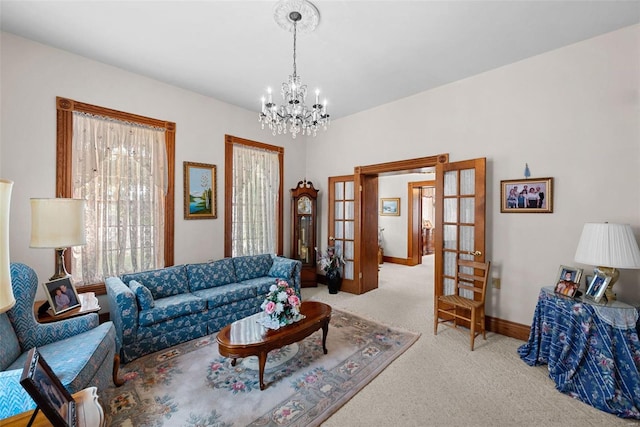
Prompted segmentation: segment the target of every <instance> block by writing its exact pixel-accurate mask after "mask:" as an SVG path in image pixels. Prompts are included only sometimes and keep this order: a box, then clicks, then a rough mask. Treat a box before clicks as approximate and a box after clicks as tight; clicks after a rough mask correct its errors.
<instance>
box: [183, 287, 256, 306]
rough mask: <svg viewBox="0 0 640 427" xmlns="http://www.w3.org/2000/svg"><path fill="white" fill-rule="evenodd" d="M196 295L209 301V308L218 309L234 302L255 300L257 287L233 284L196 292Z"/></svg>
mask: <svg viewBox="0 0 640 427" xmlns="http://www.w3.org/2000/svg"><path fill="white" fill-rule="evenodd" d="M193 294H194V295H196V296H198V297H200V298H202V299H204V300H206V301H207V308H210V309H211V308H216V307H220V306H223V305H226V304H229V303H232V302H236V301H242V300H246V299H253V298H255V297H256V287H255V286H250V285H247V284H245V283H232V284H229V285H227V286H224V287H221V288H219V287H218V288H209V289H203V290H200V291H195V292H194V293H193Z"/></svg>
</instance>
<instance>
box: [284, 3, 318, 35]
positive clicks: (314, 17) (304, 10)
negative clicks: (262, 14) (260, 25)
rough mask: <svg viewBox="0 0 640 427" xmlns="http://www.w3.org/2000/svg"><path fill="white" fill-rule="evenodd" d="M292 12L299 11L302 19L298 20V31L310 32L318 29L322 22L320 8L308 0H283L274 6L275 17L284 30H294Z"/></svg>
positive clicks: (301, 32) (302, 32)
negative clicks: (319, 23)
mask: <svg viewBox="0 0 640 427" xmlns="http://www.w3.org/2000/svg"><path fill="white" fill-rule="evenodd" d="M291 12H298V13H300V15H302V19H300V20H299V21H298V24H297V27H298V28H297V30H298V33H300V34H304V33H310V32H312V31H313V30H315V29H316V27H317V26H318V22H320V13H319V12H318V9H317V8H316V7H315V6H314V5H313V4H311V3H309V2H308V1H306V0H282V1H280V2H278V4H276V6H275V7H274V8H273V19H274V20H275V21H276V24H278V25H279V26H280V28H282V29H283V30H286V31H288V32H290V33H292V32H293V20H292V19H291V17H290V15H291Z"/></svg>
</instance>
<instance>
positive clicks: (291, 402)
mask: <svg viewBox="0 0 640 427" xmlns="http://www.w3.org/2000/svg"><path fill="white" fill-rule="evenodd" d="M418 338H419V334H417V333H413V332H406V331H402V330H398V329H394V328H390V327H387V326H385V325H382V324H379V323H376V322H373V321H370V320H366V319H363V318H361V317H358V316H355V315H353V314H349V313H346V312H343V311H338V310H333V314H332V317H331V322H330V323H329V333H328V335H327V349H328V351H329V352H328V354H326V355H325V354H323V351H322V330H320V331H317V332H315V333H314V334H312V335H311V336H309V337H307V338H306V339H304V340H303V341H300V342H298V343H295V344H292V345H289V346H286V347H283V348H281V349H279V350H273V351H271V352H269V355H268V358H267V365H266V369H265V374H264V379H265V383H266V385H267V388H266V390H264V391H260V384H259V379H258V359H257V357H249V358H245V359H238V361H237V363H236V366H231V360H230V359H227V358H225V357H222V356H220V354H219V353H218V344H217V342H216V337H215V335H210V336H207V337H203V338H200V339H196V340H193V341H189V342H186V343H183V344H180V345H178V346H175V347H172V348H170V349H167V350H165V351H160V352H157V353H153V354H149V355H147V356H144V357H141V358H139V359H136V360H134V361H133V362H131V363H129V364H127V365H125V366H124V368H123V369H122V370H121V373H122V374H123V376H124V378H125V379H126V380H127V381H126V383H125V384H124V385H123V386H121V387H115V388H110V389H107V390H105V391H104V392H102V393H101V402H102V405H103V407H104V409H105V415H106V418H107V425H111V426H127V427H128V426H131V427H134V426H135V427H139V426H157V427H160V426H216V427H232V426H317V425H319V424H320V423H322V421H324V420H326V419H327V418H328V417H329V416H330V415H331V414H332V413H333V412H335V411H336V410H338V408H340V407H341V406H342V405H343V404H344V403H346V402H347V401H348V400H349V399H350V398H351V397H352V396H353V395H354V394H356V393H357V392H358V391H360V390H361V389H362V388H363V387H364V386H365V385H366V384H367V383H368V382H369V381H371V380H372V379H373V378H375V376H376V375H378V374H379V373H380V372H381V371H382V370H383V369H384V368H385V367H387V366H388V365H389V364H390V363H391V362H392V361H393V360H394V359H395V358H397V357H398V356H400V355H401V354H402V353H403V352H404V351H405V350H406V349H407V348H409V347H410V346H411V345H412V344H413V343H414V342H415V341H416V340H417V339H418Z"/></svg>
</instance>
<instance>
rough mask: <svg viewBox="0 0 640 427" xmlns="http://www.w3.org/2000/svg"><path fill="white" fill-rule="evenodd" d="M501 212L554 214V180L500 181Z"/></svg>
mask: <svg viewBox="0 0 640 427" xmlns="http://www.w3.org/2000/svg"><path fill="white" fill-rule="evenodd" d="M500 212H502V213H527V212H529V213H552V212H553V178H530V179H509V180H504V181H500Z"/></svg>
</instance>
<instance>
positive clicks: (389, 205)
mask: <svg viewBox="0 0 640 427" xmlns="http://www.w3.org/2000/svg"><path fill="white" fill-rule="evenodd" d="M380 215H384V216H400V197H392V198H381V199H380Z"/></svg>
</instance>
